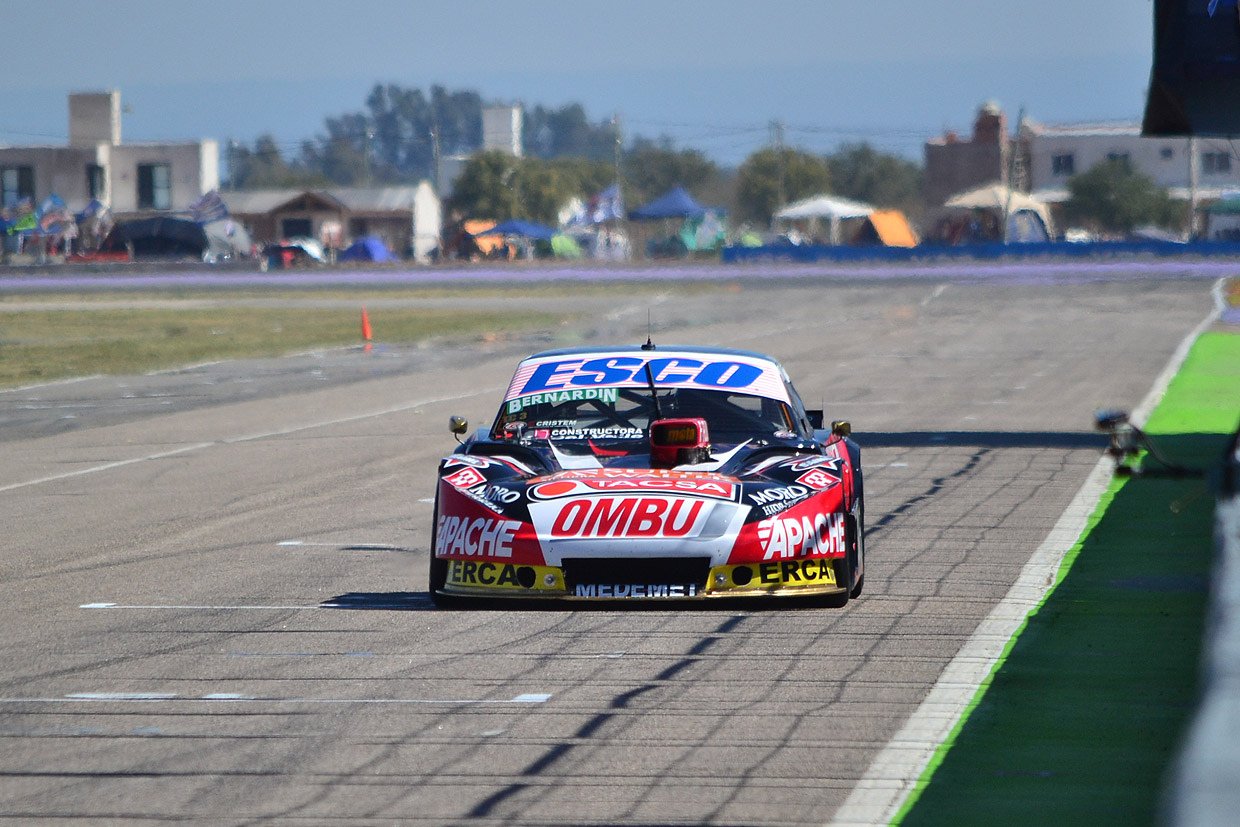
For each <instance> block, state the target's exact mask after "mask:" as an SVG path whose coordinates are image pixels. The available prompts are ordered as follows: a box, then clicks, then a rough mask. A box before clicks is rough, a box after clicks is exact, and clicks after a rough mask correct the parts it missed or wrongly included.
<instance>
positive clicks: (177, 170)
mask: <svg viewBox="0 0 1240 827" xmlns="http://www.w3.org/2000/svg"><path fill="white" fill-rule="evenodd" d="M143 164H167V165H168V166H169V167H170V178H171V203H170V206H169V209H171V210H185V209H188V208H189V205H190V204H192V203H193V202H194V200H195V199H197V198H198V197H199V196H201V195H203V194H204V193H207V192H210V191H211V190H213V189H219V186H220V179H219V145H218V144H217V143H216V142H215V141H211V140H206V141H193V142H187V143H179V144H122V145H121V146H117V147H113V148H112V193H111V194H112V203H111V207H112V210H113V211H114V212H121V213H124V212H137V211H139V210H140V209H141V208H140V207H139V206H138V167H139V166H141V165H143Z"/></svg>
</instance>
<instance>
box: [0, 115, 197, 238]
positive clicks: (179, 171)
mask: <svg viewBox="0 0 1240 827" xmlns="http://www.w3.org/2000/svg"><path fill="white" fill-rule="evenodd" d="M121 112H122V110H121V95H120V92H119V91H116V90H109V91H106V92H82V93H75V94H71V95H70V96H69V143H68V145H67V146H54V145H44V146H0V206H3V207H6V208H11V207H16V206H17V205H18V204H20V203H21V202H22V201H23V200H25V199H29V200H30V201H31V202H32V203H33V204H35V205H36V206H37V205H38V204H40V203H42V202H43V201H44V200H45V199H47V198H48V196H51V195H58V196H60V198H62V199H63V200H64V202H65V204H66V205H67V206H68V207H69V208H70V209H72V210H75V211H80V210H82V209H83V208H84V207H85V206H86V205H87V204H88V203H89V202H90V201H91V200H98V201H100V202H101V203H103V204H104V205H106V206H108V207H110V208H111V209H112V211H113V212H114V213H117V214H120V215H125V214H157V213H162V212H175V211H180V210H187V209H188V208H189V205H190V204H192V203H193V202H194V200H195V199H197V198H198V197H199V196H201V195H204V194H205V193H207V192H210V191H211V190H213V189H218V188H219V144H218V143H217V142H216V141H214V140H211V139H201V140H196V141H183V142H173V143H168V142H159V143H154V142H151V143H147V142H144V143H130V144H126V143H122V142H121Z"/></svg>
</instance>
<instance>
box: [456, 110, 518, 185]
mask: <svg viewBox="0 0 1240 827" xmlns="http://www.w3.org/2000/svg"><path fill="white" fill-rule="evenodd" d="M524 122H525V111H524V109H522V107H521V105H520V104H517V105H516V106H501V105H496V106H484V107H483V108H482V148H481V149H480V150H478V151H479V152H492V151H498V152H505V153H507V154H509V155H511V156H513V157H514V158H521V157H523V156H524V155H525V143H524V139H523V137H522V131H521V128H522V125H523V124H524ZM472 157H473V155H472V154H465V155H444V156H442V157H440V158H439V161H438V163H439V166H438V168H437V169H436V170H435V174H436V178H437V181H438V185H439V195H440V197H441V198H444V199H448V198H451V197H452V195H453V193H455V192H456V179H457V178H460V177H461V173H462V172H464V171H465V165H466V164H468V163H469V159H470V158H472Z"/></svg>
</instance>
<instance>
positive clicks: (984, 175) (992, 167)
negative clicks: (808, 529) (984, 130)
mask: <svg viewBox="0 0 1240 827" xmlns="http://www.w3.org/2000/svg"><path fill="white" fill-rule="evenodd" d="M1005 154H1006V153H1004V151H1003V148H1002V145H1000V144H997V143H973V142H971V141H960V142H953V143H928V144H926V146H925V159H926V171H925V179H924V183H923V186H922V194H923V196H924V197H925V200H926V205H927V206H929V207H940V206H942V205H943V202H944V201H946V200H947V199H948V198H951V197H952V196H953V195H956V194H958V193H961V192H964V191H966V190H970V189H973V188H974V187H980V186H982V185H983V184H990V183H993V182H995V181H1000V180H1004V179H1006V178H1007V174H1006V172H1005V169H1004V168H1005V161H1006V158H1005Z"/></svg>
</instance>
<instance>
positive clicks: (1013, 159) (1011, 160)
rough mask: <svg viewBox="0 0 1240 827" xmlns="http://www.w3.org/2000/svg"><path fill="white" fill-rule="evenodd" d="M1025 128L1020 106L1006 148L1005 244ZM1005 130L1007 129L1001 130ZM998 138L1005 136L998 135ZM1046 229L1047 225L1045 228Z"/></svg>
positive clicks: (1008, 230) (1009, 230) (1023, 115)
mask: <svg viewBox="0 0 1240 827" xmlns="http://www.w3.org/2000/svg"><path fill="white" fill-rule="evenodd" d="M1024 128H1025V107H1023V106H1022V107H1021V108H1020V114H1018V115H1017V116H1016V140H1015V141H1013V142H1012V145H1011V146H1010V147H1009V148H1008V156H1009V157H1008V170H1007V200H1006V201H1004V203H1003V243H1004V244H1007V243H1009V242H1010V241H1011V228H1010V227H1009V226H1008V224H1009V221H1008V219H1009V218H1010V217H1011V215H1012V193H1013V192H1014V191H1015V189H1016V185H1017V184H1019V183H1020V178H1021V177H1022V176H1021V170H1022V169H1023V159H1022V158H1021V154H1020V141H1021V137H1022V135H1023V133H1024ZM1003 131H1004V132H1006V131H1007V130H1003ZM999 137H1000V139H1002V138H1003V137H1005V136H1004V135H1000V136H999ZM1046 229H1047V230H1048V231H1049V230H1050V228H1049V227H1047V228H1046Z"/></svg>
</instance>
